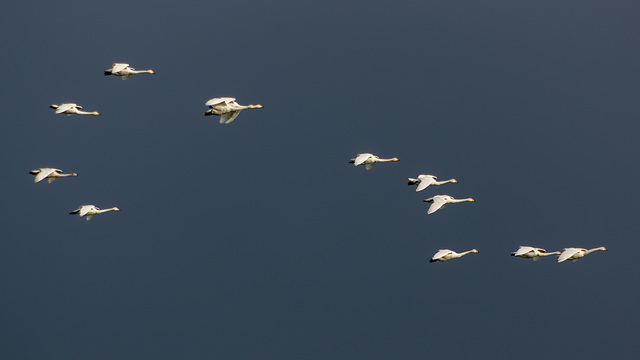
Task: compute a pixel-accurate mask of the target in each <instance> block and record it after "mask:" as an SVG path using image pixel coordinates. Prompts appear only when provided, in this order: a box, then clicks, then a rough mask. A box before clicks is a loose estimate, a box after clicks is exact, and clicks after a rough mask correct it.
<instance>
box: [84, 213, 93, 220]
mask: <svg viewBox="0 0 640 360" xmlns="http://www.w3.org/2000/svg"><path fill="white" fill-rule="evenodd" d="M94 216H95V214H94V215H87V216H85V219H87V221H89V220H91V219H93V217H94Z"/></svg>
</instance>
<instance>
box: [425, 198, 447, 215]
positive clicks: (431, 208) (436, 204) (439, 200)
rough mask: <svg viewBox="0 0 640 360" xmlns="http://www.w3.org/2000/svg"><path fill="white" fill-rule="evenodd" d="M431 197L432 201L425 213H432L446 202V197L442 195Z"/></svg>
mask: <svg viewBox="0 0 640 360" xmlns="http://www.w3.org/2000/svg"><path fill="white" fill-rule="evenodd" d="M432 199H433V203H431V206H429V210H427V214H433V213H434V212H436V211H438V210H440V209H441V208H442V207H443V206H445V205H446V204H447V199H446V198H444V197H442V196H434V197H433V198H432Z"/></svg>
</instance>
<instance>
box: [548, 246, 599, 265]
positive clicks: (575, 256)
mask: <svg viewBox="0 0 640 360" xmlns="http://www.w3.org/2000/svg"><path fill="white" fill-rule="evenodd" d="M594 251H607V248H605V247H604V246H601V247H598V248H595V249H591V250H587V249H584V248H565V249H564V250H563V251H562V254H560V256H558V262H559V263H561V262H563V261H567V260H571V261H573V262H576V261H578V260H580V259H582V258H583V257H584V256H585V255H589V254H591V253H592V252H594Z"/></svg>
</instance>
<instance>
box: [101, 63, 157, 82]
mask: <svg viewBox="0 0 640 360" xmlns="http://www.w3.org/2000/svg"><path fill="white" fill-rule="evenodd" d="M155 73H156V72H155V71H153V70H136V69H134V68H132V67H131V66H129V64H127V63H114V64H113V65H111V69H107V70H105V71H104V74H105V76H108V75H114V76H120V77H121V78H122V80H127V79H129V78H130V77H131V75H136V74H155Z"/></svg>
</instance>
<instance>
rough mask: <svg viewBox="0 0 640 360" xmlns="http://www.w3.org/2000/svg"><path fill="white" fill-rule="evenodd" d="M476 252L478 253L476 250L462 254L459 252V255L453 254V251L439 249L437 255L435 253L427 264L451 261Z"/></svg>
mask: <svg viewBox="0 0 640 360" xmlns="http://www.w3.org/2000/svg"><path fill="white" fill-rule="evenodd" d="M477 252H478V250H476V249H472V250H469V251H464V252H461V253H457V252H455V251H453V250H449V249H440V250H438V252H437V253H435V254H434V255H433V256H432V257H431V259H429V262H436V261H442V262H444V261H449V260H451V259H457V258H459V257H462V256H465V255H467V254H470V253H477Z"/></svg>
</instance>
